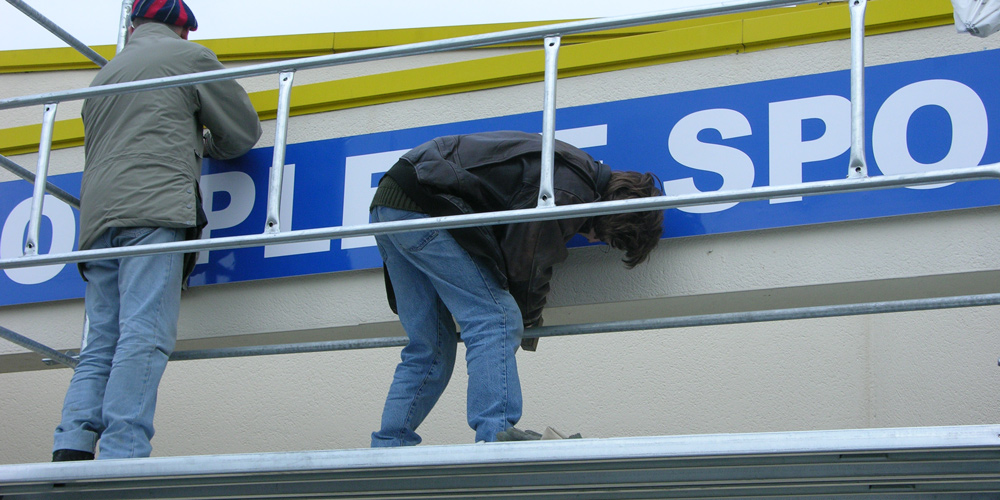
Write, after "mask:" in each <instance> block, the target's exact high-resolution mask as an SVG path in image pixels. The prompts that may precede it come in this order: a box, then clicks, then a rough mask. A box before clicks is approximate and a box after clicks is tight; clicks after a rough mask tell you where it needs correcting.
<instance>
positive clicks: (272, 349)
mask: <svg viewBox="0 0 1000 500" xmlns="http://www.w3.org/2000/svg"><path fill="white" fill-rule="evenodd" d="M994 305H1000V293H992V294H983V295H964V296H959V297H934V298H929V299H910V300H895V301H884V302H868V303H862V304H843V305H831V306H815V307H797V308H790V309H772V310H766V311H743V312H732V313H719V314H703V315H698V316H675V317H669V318H654V319H640V320H625V321H608V322H602V323H585V324H578V325H559V326H543V327H539V328H530V329H528V330H525V332H524V336H525V338H535V337H538V338H542V337H562V336H567V335H584V334H591V333H611V332H629V331H640V330H665V329H669V328H684V327H697V326H713V325H734V324H740V323H761V322H767V321H787V320H796V319H816V318H832V317H837V316H858V315H862V314H880V313H898V312H910V311H927V310H933V309H953V308H958V307H980V306H994ZM406 343H407V339H406V337H381V338H373V339H354V340H332V341H327V342H303V343H300V344H280V345H268V346H251V347H231V348H222V349H199V350H191V351H179V352H175V353H174V354H173V355H172V356H171V357H170V360H171V361H180V360H193V359H214V358H235V357H243V356H263V355H270V354H294V353H304V352H324V351H346V350H351V349H369V348H378V347H399V346H404V345H406Z"/></svg>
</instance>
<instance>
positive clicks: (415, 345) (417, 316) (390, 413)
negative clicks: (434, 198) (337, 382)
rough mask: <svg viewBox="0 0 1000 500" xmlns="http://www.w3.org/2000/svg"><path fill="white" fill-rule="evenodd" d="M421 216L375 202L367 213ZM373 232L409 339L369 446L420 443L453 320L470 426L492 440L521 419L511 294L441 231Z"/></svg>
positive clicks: (518, 324)
mask: <svg viewBox="0 0 1000 500" xmlns="http://www.w3.org/2000/svg"><path fill="white" fill-rule="evenodd" d="M424 217H427V215H425V214H420V213H416V212H408V211H405V210H397V209H394V208H389V207H382V206H380V207H375V210H374V211H373V212H372V216H371V219H372V222H386V221H392V220H403V219H419V218H424ZM375 239H376V241H377V242H378V248H379V252H380V253H381V254H382V259H383V260H384V261H385V264H386V268H387V269H388V270H389V277H390V279H391V280H392V286H393V290H394V291H395V293H396V304H397V306H398V307H397V308H398V311H399V321H400V322H401V323H402V324H403V328H404V329H405V330H406V334H407V336H408V337H409V339H410V342H409V344H407V345H406V347H404V348H403V351H402V353H401V354H400V358H401V361H400V363H399V365H398V366H396V373H395V375H394V376H393V379H392V385H391V386H390V387H389V396H388V397H387V398H386V401H385V408H384V409H383V410H382V428H381V429H380V430H379V431H377V432H375V433H372V446H373V447H378V446H404V445H415V444H418V443H420V436H419V435H417V433H416V429H417V427H418V426H419V425H420V423H421V422H423V420H424V418H425V417H426V416H427V414H428V413H430V411H431V409H432V408H433V407H434V404H435V403H436V402H437V400H438V398H439V397H440V396H441V393H442V392H444V389H445V387H446V386H447V385H448V380H449V379H450V378H451V373H452V370H453V369H454V367H455V350H456V349H455V348H456V345H457V343H458V333H457V332H456V330H455V321H458V324H459V325H460V326H461V328H462V341H463V342H465V348H466V356H465V361H466V364H467V369H468V372H469V387H468V392H467V394H466V401H467V403H466V404H467V407H466V414H467V418H468V421H469V426H470V427H472V428H473V429H475V431H476V441H496V435H497V433H498V432H502V431H504V430H506V429H507V428H509V427H512V426H513V425H514V424H516V423H517V421H518V419H520V418H521V383H520V381H519V380H518V377H517V363H516V361H515V360H514V353H515V352H516V350H517V347H518V346H519V345H520V342H521V335H522V333H523V331H524V326H523V324H522V320H521V311H520V309H518V307H517V303H516V302H515V301H514V297H513V296H511V294H510V292H508V291H507V290H505V289H503V288H502V287H501V286H500V283H499V282H498V281H497V278H496V276H495V275H494V273H493V272H492V271H490V269H489V267H487V266H485V265H484V264H483V263H481V262H479V261H478V260H477V259H476V258H473V257H472V256H471V255H469V253H468V252H467V251H466V250H465V249H464V248H462V247H461V246H460V245H459V244H458V242H456V241H455V239H454V238H453V237H452V236H451V234H449V233H448V231H446V230H430V231H416V232H407V233H395V234H388V235H378V236H376V237H375ZM453 315H454V319H455V321H453V320H452V316H453Z"/></svg>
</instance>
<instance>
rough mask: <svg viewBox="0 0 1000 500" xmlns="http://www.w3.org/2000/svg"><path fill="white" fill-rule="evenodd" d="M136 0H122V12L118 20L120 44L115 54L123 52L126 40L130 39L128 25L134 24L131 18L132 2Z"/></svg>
mask: <svg viewBox="0 0 1000 500" xmlns="http://www.w3.org/2000/svg"><path fill="white" fill-rule="evenodd" d="M133 2H135V0H122V14H121V18H120V19H119V20H118V46H117V48H115V54H119V53H121V51H122V49H124V48H125V40H127V39H128V27H129V26H130V25H131V24H132V22H131V20H130V19H129V18H130V17H131V16H132V4H133Z"/></svg>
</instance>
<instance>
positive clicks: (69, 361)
mask: <svg viewBox="0 0 1000 500" xmlns="http://www.w3.org/2000/svg"><path fill="white" fill-rule="evenodd" d="M0 338H2V339H6V340H9V341H11V342H13V343H15V344H17V345H19V346H21V347H24V348H25V349H28V350H31V351H34V352H37V353H38V354H42V355H44V356H48V357H49V358H50V359H51V360H52V361H54V362H56V363H60V364H63V365H66V366H68V367H70V368H75V367H76V363H77V361H76V358H73V357H71V356H67V355H65V354H63V353H61V352H59V351H57V350H55V349H53V348H51V347H49V346H47V345H44V344H40V343H38V342H35V341H34V340H31V339H29V338H28V337H25V336H24V335H21V334H19V333H17V332H14V331H13V330H8V329H6V328H4V327H2V326H0ZM0 498H2V497H0Z"/></svg>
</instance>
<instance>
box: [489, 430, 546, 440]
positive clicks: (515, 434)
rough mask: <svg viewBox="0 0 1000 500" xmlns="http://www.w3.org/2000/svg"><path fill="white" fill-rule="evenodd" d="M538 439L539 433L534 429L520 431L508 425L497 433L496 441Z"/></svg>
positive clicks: (540, 437) (539, 437)
mask: <svg viewBox="0 0 1000 500" xmlns="http://www.w3.org/2000/svg"><path fill="white" fill-rule="evenodd" d="M539 439H542V435H541V434H539V433H537V432H535V431H522V430H521V429H518V428H516V427H510V428H508V429H507V430H505V431H503V432H498V433H497V441H537V440H539Z"/></svg>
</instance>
